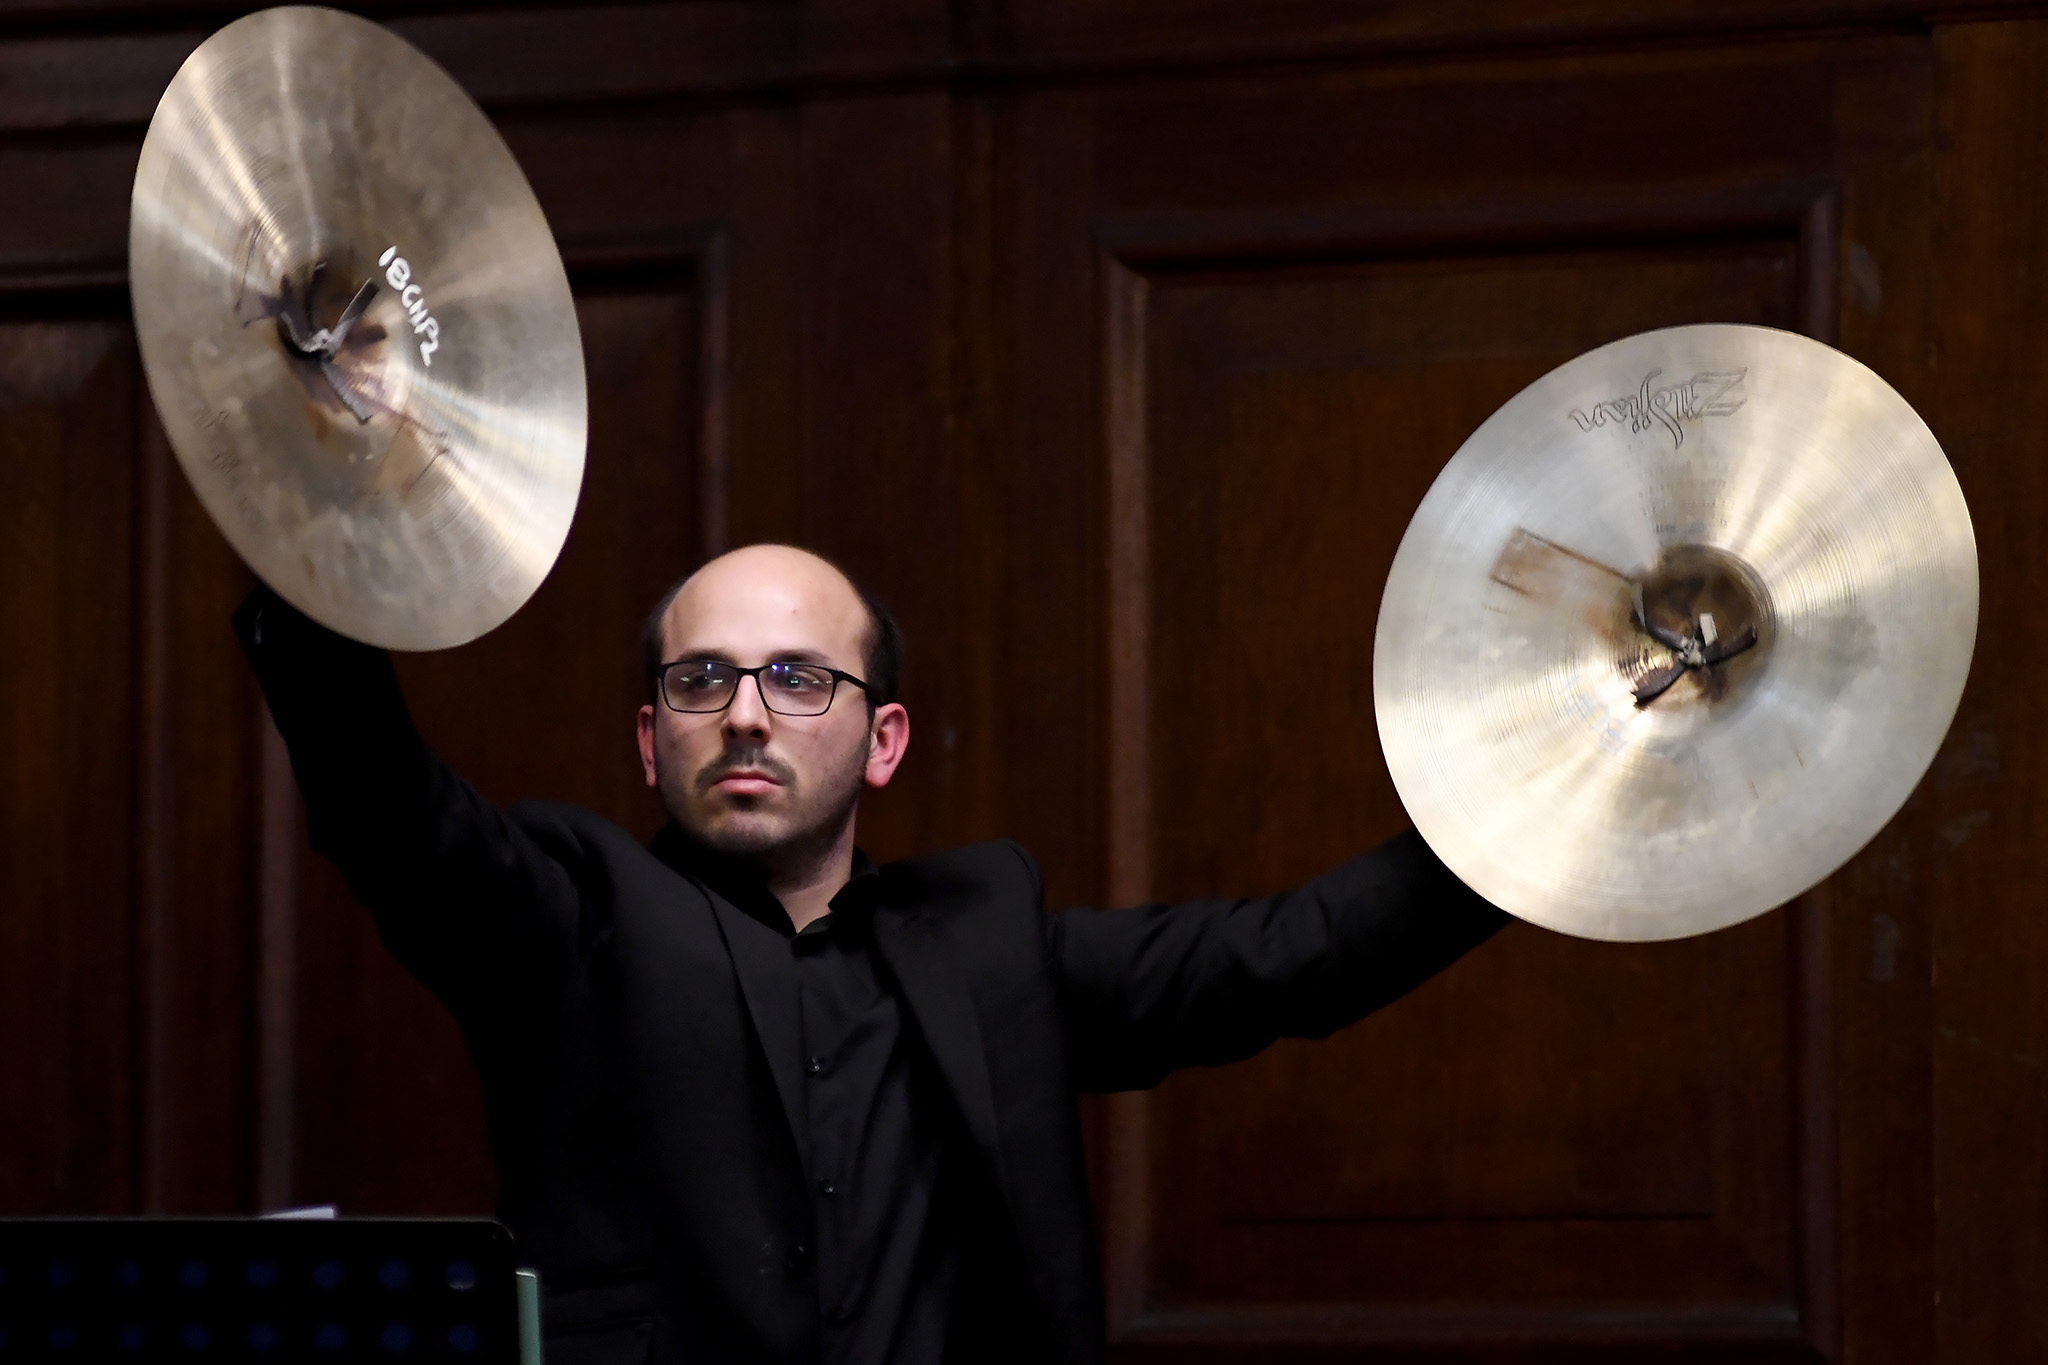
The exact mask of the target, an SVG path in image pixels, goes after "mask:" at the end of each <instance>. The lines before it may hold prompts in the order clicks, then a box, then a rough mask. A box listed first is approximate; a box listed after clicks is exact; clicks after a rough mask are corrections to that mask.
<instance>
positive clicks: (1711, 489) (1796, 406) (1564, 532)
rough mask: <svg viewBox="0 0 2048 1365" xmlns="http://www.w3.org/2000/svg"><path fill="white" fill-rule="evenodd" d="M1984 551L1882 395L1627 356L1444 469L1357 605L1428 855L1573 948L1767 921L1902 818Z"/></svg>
mask: <svg viewBox="0 0 2048 1365" xmlns="http://www.w3.org/2000/svg"><path fill="white" fill-rule="evenodd" d="M1976 627H1977V556H1976V541H1975V538H1974V536H1973V534H1972V531H1971V526H1970V515H1969V509H1968V508H1967V507H1966V506H1965V504H1964V502H1963V495H1962V490H1961V488H1960V487H1959V486H1958V484H1957V482H1956V478H1955V474H1954V472H1953V471H1952V470H1951V469H1950V467H1949V464H1948V461H1947V459H1946V458H1945V457H1944V456H1943V455H1942V452H1941V448H1940V446H1939V445H1938V444H1937V443H1936V441H1935V439H1934V436H1933V434H1932V433H1931V432H1930V431H1929V430H1928V429H1927V426H1926V424H1925V423H1924V422H1922V421H1921V420H1920V418H1919V416H1918V415H1917V414H1916V413H1915V412H1914V411H1913V409H1912V408H1911V407H1910V406H1908V405H1907V403H1906V401H1905V400H1904V399H1903V398H1901V397H1900V396H1899V395H1898V394H1897V393H1896V392H1894V391H1893V390H1892V389H1891V387H1890V386H1889V385H1887V384H1886V383H1885V382H1884V381H1883V380H1882V379H1880V378H1878V376H1877V375H1876V374H1874V373H1872V372H1871V371H1870V370H1869V369H1867V368H1865V367H1864V366H1862V365H1861V364H1858V363H1857V362H1856V361H1854V360H1852V359H1850V358H1849V357H1847V356H1845V355H1842V354H1841V353H1840V352H1838V351H1835V350H1833V349H1831V348H1830V347H1827V346H1825V345H1822V344H1821V343H1819V342H1816V341H1812V340H1810V339H1808V338H1805V337H1801V336H1796V335H1793V334H1791V333H1788V332H1779V331H1773V330H1770V329H1767V328H1761V327H1745V326H1733V325H1706V326H1693V327H1675V328H1669V329H1666V330H1663V331H1655V332H1646V333H1643V334H1641V335H1639V336H1633V337H1629V338H1626V339H1625V340H1622V341H1617V342H1614V343H1613V344H1611V345H1607V346H1603V347H1601V348H1599V349H1598V350H1595V351H1591V352H1588V353H1587V354H1585V355H1583V356H1580V357H1579V358H1577V359H1576V360H1573V361H1570V362H1569V363H1567V364H1565V365H1563V366H1560V367H1559V368H1558V369H1556V370H1553V371H1552V372H1551V373H1549V374H1548V375H1545V376H1544V377H1543V378H1542V379H1539V380H1537V381H1536V382H1535V383H1534V384H1531V385H1530V386H1529V387H1528V388H1526V389H1524V390H1523V391H1522V392H1521V393H1520V394H1518V395H1516V396H1515V397H1514V398H1513V399H1511V400H1510V401H1509V402H1508V403H1507V404H1506V405H1505V406H1503V407H1502V408H1501V409H1500V410H1499V411H1498V412H1496V413H1495V414H1494V415H1493V416H1492V417H1491V418H1489V419H1488V420H1487V421H1486V422H1485V424H1483V425H1482V426H1481V427H1480V428H1479V429H1478V430H1477V431H1475V432H1474V433H1473V434H1472V436H1471V437H1470V439H1468V440H1467V441H1466V442H1465V444H1464V445H1463V446H1462V447H1461V448H1460V449H1459V450H1458V452H1457V454H1456V455H1455V456H1453V457H1452V459H1451V461H1450V463H1449V464H1448V465H1447V466H1446V467H1445V468H1444V470H1443V473H1442V474H1441V475H1440V476H1439V477H1438V478H1437V481H1436V483H1435V484H1434V485H1433V486H1432V487H1431V489H1430V491H1429V493H1428V495H1427V496H1426V497H1425V498H1424V499H1423V502H1422V505H1421V506H1420V508H1418V509H1417V511H1416V513H1415V517H1414V519H1413V521H1412V522H1411V523H1410V525H1409V527H1408V531H1407V533H1406V535H1405V536H1404V537H1403V539H1402V542H1401V546H1400V549H1399V551H1398V553H1397V554H1396V556H1395V560H1394V566H1393V570H1392V572H1391V573H1390V574H1389V576H1388V580H1387V585H1386V591H1385V594H1384V596H1383V598H1382V600H1381V605H1380V616H1379V625H1378V631H1377V635H1376V637H1375V646H1374V663H1373V697H1374V705H1375V708H1376V711H1377V715H1378V721H1379V729H1380V739H1381V744H1382V746H1383V748H1384V750H1385V753H1386V758H1387V765H1388V768H1389V770H1390V771H1391V773H1392V775H1393V778H1394V784H1395V787H1396V788H1397V789H1398V791H1399V792H1400V795H1401V799H1402V802H1403V803H1404V804H1405V805H1406V807H1407V809H1408V812H1409V815H1410V816H1411V817H1412V818H1413V819H1414V821H1415V823H1416V826H1417V828H1418V829H1419V830H1420V831H1421V832H1422V834H1423V837H1424V838H1425V839H1427V840H1428V842H1429V844H1430V846H1431V847H1432V848H1433V849H1434V850H1435V851H1436V852H1437V854H1438V855H1439V856H1440V857H1442V858H1443V860H1444V862H1445V863H1446V864H1447V865H1448V866H1449V867H1450V868H1451V870H1452V871H1454V872H1455V873H1457V874H1458V876H1459V877H1460V878H1461V879H1463V880H1464V881H1465V882H1466V883H1467V884H1468V885H1470V886H1471V887H1472V888H1473V889H1475V890H1476V891H1478V892H1479V893H1480V894H1482V895H1484V896H1485V897H1487V899H1489V900H1491V901H1493V902H1494V903H1495V904H1497V905H1499V906H1500V907H1501V908H1503V909H1505V910H1507V911H1509V912H1511V913H1513V914H1515V915H1517V916H1520V917H1521V918H1523V919H1526V920H1529V921H1531V922H1533V923H1536V924H1541V925H1544V926H1546V927H1548V928H1552V929H1556V930H1559V931H1561V932H1564V933H1569V934H1576V935H1580V936H1583V937H1588V938H1597V939H1612V940H1654V939H1668V938H1677V937H1682V936H1685V935H1690V934H1698V933H1704V932H1707V931H1709V930H1713V929H1717V928H1721V927H1723V926H1726V925H1731V924H1735V923H1738V922H1740V921H1742V920H1745V919H1748V918H1750V917H1752V916H1754V915H1757V914H1761V913H1763V912H1764V911H1767V910H1769V909H1771V908H1772V907H1774V906H1777V905H1780V904H1783V903H1784V902H1786V901H1788V900H1791V899H1792V898H1794V897H1795V896H1797V895H1799V894H1800V893H1802V892H1804V891H1806V890H1807V889H1809V888H1810V887H1812V886H1813V885H1815V884H1817V883H1818V882H1820V881H1822V880H1823V879H1825V878H1826V877H1827V876H1828V875H1830V874H1831V873H1832V872H1834V871H1835V870H1836V869H1837V868H1839V867H1840V866H1841V865H1842V864H1843V863H1844V862H1846V861H1848V859H1849V858H1851V857H1852V856H1854V855H1855V853H1856V852H1857V850H1858V849H1860V848H1862V847H1863V846H1864V844H1866V843H1867V842H1868V841H1869V840H1870V839H1871V838H1872V837H1873V836H1874V835H1875V834H1876V833H1877V832H1878V830H1879V829H1881V828H1882V827H1883V826H1884V824H1885V823H1886V821H1888V820H1889V819H1890V818H1891V817H1892V816H1893V815H1894V814H1895V813H1896V812H1897V811H1898V809H1899V807H1900V806H1901V805H1903V804H1904V803H1905V800H1906V798H1907V797H1908V796H1909V795H1910V794H1911V792H1912V790H1913V788H1914V786H1915V785H1916V784H1917V783H1918V782H1919V780H1920V778H1921V776H1922V775H1923V774H1924V773H1925V772H1926V770H1927V767H1928V765H1929V764H1930V763H1931V762H1932V761H1933V759H1934V755H1935V752H1936V750H1937V748H1938V747H1939V746H1940V744H1941V741H1942V738H1943V736H1944V735H1945V734H1946V732H1947V730H1948V727H1949V724H1950V722H1951V720H1952V719H1953V718H1954V715H1955V710H1956V706H1957V704H1958V702H1959V701H1960V699H1961V696H1962V690H1963V684H1964V681H1965V679H1966V678H1967V676H1968V673H1969V667H1970V658H1971V653H1972V650H1973V648H1974V645H1975V640H1976Z"/></svg>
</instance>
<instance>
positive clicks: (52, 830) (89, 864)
mask: <svg viewBox="0 0 2048 1365" xmlns="http://www.w3.org/2000/svg"><path fill="white" fill-rule="evenodd" d="M145 401H147V400H146V399H145V398H144V397H143V394H142V384H141V370H140V366H139V364H138V363H137V360H136V357H135V352H134V337H133V333H132V332H131V331H130V329H129V328H128V327H126V326H124V325H122V324H121V323H119V322H116V321H111V320H98V319H92V320H65V321H48V322H41V321H38V322H18V321H17V322H10V323H5V324H0V640H4V642H5V649H6V655H7V661H6V663H5V664H4V665H0V1032H4V1034H5V1036H6V1037H7V1038H8V1039H9V1040H10V1041H9V1048H8V1061H9V1063H10V1065H8V1066H7V1067H6V1068H5V1069H4V1070H0V1152H5V1153H6V1157H7V1159H6V1160H5V1161H4V1162H0V1209H4V1210H5V1211H6V1212H8V1213H10V1214H41V1213H63V1212H88V1211H90V1212H102V1211H105V1212H116V1211H120V1210H123V1209H125V1208H127V1207H129V1205H130V1203H131V1201H132V1200H133V1199H134V1196H135V1189H134V1182H133V1179H132V1175H133V1169H134V1159H135V1156H136V1154H137V1151H136V1146H135V1139H136V1136H137V1134H136V1124H135V1122H134V1120H135V1117H136V1112H135V1108H134V1102H135V1100H136V1098H137V1096H138V1091H139V1082H140V1080H141V1077H140V1076H139V1075H138V1074H137V1060H138V1059H137V1058H136V1056H135V1054H134V1051H133V1049H132V1048H131V1047H130V1045H129V1030H130V1028H131V1027H133V1025H134V1022H135V1020H134V1014H133V1004H132V1003H131V1001H130V999H129V998H128V993H127V990H126V986H127V979H126V978H127V963H128V959H129V954H130V953H131V952H133V950H134V947H135V922H134V919H133V917H132V916H131V914H130V913H129V911H130V906H131V900H130V891H131V885H132V882H131V878H132V876H133V873H134V863H133V861H132V856H131V852H130V845H129V836H130V834H131V828H130V825H129V822H128V818H127V817H128V812H129V811H130V810H131V809H132V808H133V803H134V801H135V797H136V790H135V770H134V767H133V764H132V761H131V760H132V757H133V754H134V735H135V712H134V702H135V693H134V691H133V689H132V687H131V682H130V680H131V678H132V677H133V676H134V671H133V670H132V669H131V668H130V667H129V666H128V663H127V656H128V654H129V651H130V650H131V648H132V647H133V644H134V641H135V621H136V617H135V597H134V576H133V575H134V569H135V560H134V553H135V544H134V538H135V522H134V517H135V506H136V492H137V490H136V487H135V479H134V475H133V470H134V454H135V433H136V430H137V423H138V420H139V416H140V414H139V413H138V411H137V404H138V403H140V402H145Z"/></svg>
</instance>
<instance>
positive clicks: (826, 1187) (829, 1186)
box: [818, 1180, 839, 1199]
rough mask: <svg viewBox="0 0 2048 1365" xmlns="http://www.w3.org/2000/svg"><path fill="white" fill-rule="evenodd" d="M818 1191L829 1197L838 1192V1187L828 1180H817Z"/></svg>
mask: <svg viewBox="0 0 2048 1365" xmlns="http://www.w3.org/2000/svg"><path fill="white" fill-rule="evenodd" d="M818 1193H819V1194H822V1195H824V1196H825V1197H826V1198H827V1199H830V1198H831V1197H832V1196H833V1195H835V1194H837V1193H839V1187H838V1186H837V1185H835V1184H833V1183H832V1182H831V1181H829V1180H820V1181H819V1182H818Z"/></svg>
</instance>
